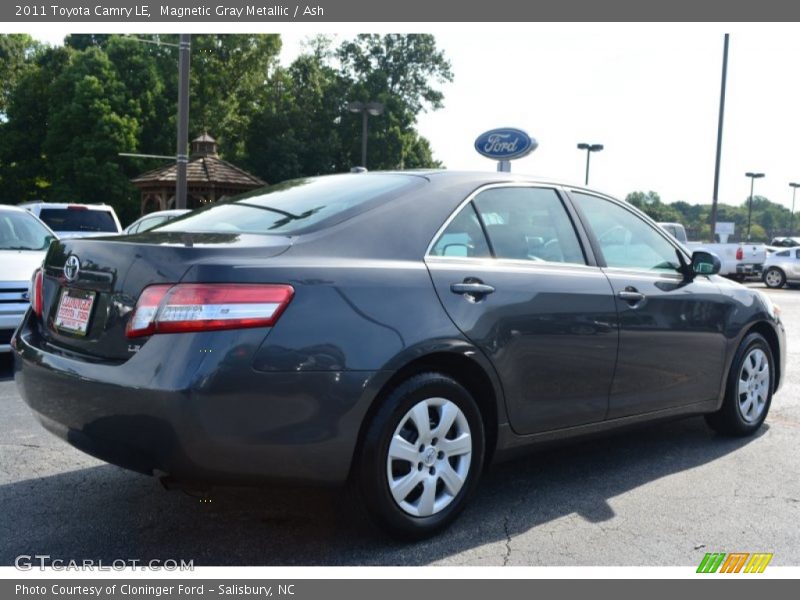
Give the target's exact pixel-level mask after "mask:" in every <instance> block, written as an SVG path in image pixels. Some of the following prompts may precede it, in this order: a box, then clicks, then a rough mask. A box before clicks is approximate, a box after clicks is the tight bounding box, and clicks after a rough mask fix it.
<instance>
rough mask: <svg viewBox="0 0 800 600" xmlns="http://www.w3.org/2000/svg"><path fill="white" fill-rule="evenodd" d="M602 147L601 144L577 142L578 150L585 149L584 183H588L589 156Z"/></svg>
mask: <svg viewBox="0 0 800 600" xmlns="http://www.w3.org/2000/svg"><path fill="white" fill-rule="evenodd" d="M602 149H603V144H586V143H583V142H581V143H580V144H578V150H586V181H585V182H584V185H589V157H590V156H591V155H592V152H600V150H602Z"/></svg>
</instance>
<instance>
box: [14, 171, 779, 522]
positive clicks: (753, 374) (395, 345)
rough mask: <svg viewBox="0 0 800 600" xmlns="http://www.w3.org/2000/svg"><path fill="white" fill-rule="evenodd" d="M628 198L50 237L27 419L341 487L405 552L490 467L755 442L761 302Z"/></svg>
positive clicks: (479, 196) (505, 198) (20, 340)
mask: <svg viewBox="0 0 800 600" xmlns="http://www.w3.org/2000/svg"><path fill="white" fill-rule="evenodd" d="M718 270H719V260H718V259H717V258H716V257H715V256H713V255H712V254H709V253H707V252H695V253H694V255H691V256H690V255H688V254H687V253H686V250H685V249H684V248H683V247H682V246H680V245H679V244H678V243H677V242H676V241H675V240H673V239H671V238H670V237H669V236H668V235H667V234H666V233H665V232H663V231H662V230H661V229H660V228H659V227H658V226H657V225H656V224H655V223H653V222H652V221H651V220H650V219H648V218H647V217H645V216H644V215H643V214H641V213H640V212H638V211H637V210H635V209H634V208H632V207H631V206H629V205H628V204H626V203H624V202H620V201H617V200H614V199H612V198H609V197H607V196H604V195H601V194H598V193H595V192H593V191H590V190H587V189H583V188H577V187H571V186H563V185H556V184H552V183H544V182H539V181H534V180H530V179H527V178H525V177H522V176H514V175H510V174H507V173H455V172H401V173H362V174H346V175H334V176H325V177H316V178H309V179H301V180H296V181H290V182H287V183H282V184H279V185H275V186H272V187H268V188H266V189H263V190H258V191H256V192H253V193H250V194H248V195H244V196H240V197H238V198H235V199H233V200H231V201H228V202H223V203H219V204H215V205H212V206H209V207H207V208H205V209H203V210H200V211H195V212H193V213H191V214H189V215H187V216H184V217H180V218H178V219H176V220H174V221H171V222H170V223H169V224H167V225H164V226H161V227H158V228H156V229H155V230H151V231H148V232H146V233H143V234H138V235H129V236H121V237H107V238H93V239H74V240H73V239H66V240H60V241H57V242H54V243H53V244H52V246H51V247H50V250H49V252H48V254H47V257H46V259H45V262H44V265H43V269H42V270H40V271H38V272H37V274H36V277H35V281H34V286H33V287H34V297H33V301H32V307H31V310H30V311H29V312H28V314H27V316H26V318H25V320H24V323H23V325H22V326H21V327H20V329H19V330H18V332H17V334H16V336H15V338H14V346H15V351H16V355H17V357H18V360H17V361H16V365H17V366H16V380H17V383H18V385H19V388H20V391H21V394H22V396H23V397H24V399H25V400H26V402H27V403H28V404H29V405H30V407H31V408H32V409H33V411H34V412H35V414H36V415H37V416H38V418H39V419H40V420H41V422H42V423H43V424H44V426H45V427H46V428H48V429H49V430H51V431H53V432H55V433H56V434H57V435H59V436H61V437H63V438H65V439H66V440H67V441H68V442H69V443H71V444H72V445H74V446H76V447H77V448H80V449H81V450H84V451H85V452H88V453H90V454H92V455H94V456H97V457H99V458H101V459H103V460H106V461H108V462H111V463H114V464H117V465H121V466H123V467H127V468H129V469H133V470H136V471H140V472H143V473H148V474H153V473H155V474H168V475H169V476H170V477H171V478H173V479H177V480H181V481H188V482H204V483H206V484H208V483H215V484H217V483H224V482H260V481H278V480H294V481H300V482H315V483H342V482H345V481H348V480H350V481H354V482H355V485H356V487H357V489H359V490H360V493H361V494H362V495H363V498H364V499H365V500H366V502H365V506H366V507H367V509H368V510H369V511H370V512H371V513H372V516H373V517H375V518H376V520H377V521H378V522H379V523H380V524H382V525H383V526H384V527H386V528H388V529H389V530H391V531H392V532H394V533H397V534H401V535H405V536H410V537H419V536H423V535H427V534H430V533H432V532H434V531H437V530H439V529H441V528H442V527H444V526H445V525H447V524H448V523H449V522H451V521H452V520H453V519H454V518H455V517H456V515H457V514H458V513H459V511H460V510H461V509H462V508H463V507H464V505H465V503H466V502H467V500H468V499H469V497H470V495H471V493H472V492H473V490H474V489H475V486H476V484H477V482H478V479H479V477H480V475H481V471H482V470H483V469H484V468H485V466H486V465H487V464H488V462H489V461H490V460H492V459H500V458H502V457H504V456H509V455H511V454H513V453H515V452H516V451H517V450H519V449H521V448H522V447H525V446H531V445H534V444H537V443H539V442H543V441H550V440H554V439H559V438H567V437H572V436H577V435H582V434H587V433H596V432H600V431H604V430H609V429H613V428H616V427H619V426H624V425H629V424H632V423H636V422H641V421H647V420H652V419H659V418H666V417H674V416H679V415H693V414H704V415H706V419H707V421H708V424H709V425H710V426H711V427H712V428H714V429H715V430H717V431H719V432H721V433H724V434H732V435H748V434H752V433H753V432H755V431H756V430H757V429H758V428H759V427H760V426H761V424H762V422H763V421H764V419H765V418H766V416H767V412H768V411H769V407H770V402H771V400H772V396H773V394H774V393H775V391H776V390H777V389H778V387H779V386H780V384H781V380H782V379H783V370H784V368H785V360H784V357H785V350H784V347H785V344H784V330H783V326H782V324H781V321H780V317H779V314H778V309H777V308H776V307H775V306H773V305H772V304H771V303H770V301H769V300H768V298H767V297H766V296H764V295H762V294H761V293H759V292H757V291H755V290H752V289H747V288H745V287H742V286H740V285H738V284H736V283H733V282H730V281H728V280H726V279H723V278H721V277H719V276H718V275H716V272H717V271H718Z"/></svg>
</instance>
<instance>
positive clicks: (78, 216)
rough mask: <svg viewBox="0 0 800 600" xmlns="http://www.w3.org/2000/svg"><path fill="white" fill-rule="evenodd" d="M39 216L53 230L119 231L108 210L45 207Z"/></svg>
mask: <svg viewBox="0 0 800 600" xmlns="http://www.w3.org/2000/svg"><path fill="white" fill-rule="evenodd" d="M39 218H40V219H41V220H42V221H44V222H45V223H46V224H47V226H48V227H50V229H52V230H53V231H102V232H114V233H116V231H117V224H116V223H115V222H114V217H112V216H111V213H110V212H109V211H107V210H90V209H88V208H43V209H42V210H41V212H40V213H39Z"/></svg>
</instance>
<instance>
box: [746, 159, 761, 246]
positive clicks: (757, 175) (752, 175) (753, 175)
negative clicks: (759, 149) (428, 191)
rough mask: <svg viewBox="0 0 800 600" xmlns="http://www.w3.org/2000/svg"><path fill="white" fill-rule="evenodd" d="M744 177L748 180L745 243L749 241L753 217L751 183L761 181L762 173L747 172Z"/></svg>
mask: <svg viewBox="0 0 800 600" xmlns="http://www.w3.org/2000/svg"><path fill="white" fill-rule="evenodd" d="M744 175H745V177H749V178H750V200H749V201H748V202H747V241H748V242H749V241H750V219H751V217H752V216H753V182H754V181H755V180H756V179H761V178H762V177H763V176H764V173H750V172H749V171H748V172H747V173H745V174H744Z"/></svg>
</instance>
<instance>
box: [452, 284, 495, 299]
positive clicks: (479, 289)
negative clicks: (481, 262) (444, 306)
mask: <svg viewBox="0 0 800 600" xmlns="http://www.w3.org/2000/svg"><path fill="white" fill-rule="evenodd" d="M450 291H451V292H453V293H454V294H461V295H463V296H472V297H473V298H479V297H480V296H485V295H486V294H491V293H492V292H493V291H494V287H493V286H491V285H488V284H486V283H482V282H479V281H463V282H461V283H451V284H450Z"/></svg>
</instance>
